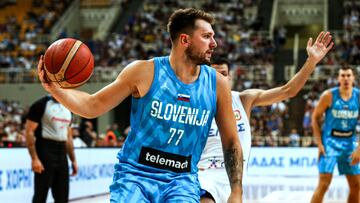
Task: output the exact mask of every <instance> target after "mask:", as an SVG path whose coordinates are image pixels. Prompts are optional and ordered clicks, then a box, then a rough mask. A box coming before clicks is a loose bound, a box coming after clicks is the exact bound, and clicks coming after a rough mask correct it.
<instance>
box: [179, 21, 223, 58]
mask: <svg viewBox="0 0 360 203" xmlns="http://www.w3.org/2000/svg"><path fill="white" fill-rule="evenodd" d="M195 27H196V28H195V30H194V32H193V33H192V35H191V37H190V38H189V39H190V43H189V46H188V47H187V48H186V50H185V54H186V55H187V57H188V58H189V59H191V60H192V61H193V62H194V63H195V64H198V65H200V64H208V65H210V59H211V55H212V53H213V52H214V49H215V47H216V46H217V44H216V41H215V39H214V30H213V29H212V27H211V24H210V23H208V22H206V21H204V20H197V21H196V22H195Z"/></svg>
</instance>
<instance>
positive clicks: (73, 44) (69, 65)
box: [44, 38, 94, 88]
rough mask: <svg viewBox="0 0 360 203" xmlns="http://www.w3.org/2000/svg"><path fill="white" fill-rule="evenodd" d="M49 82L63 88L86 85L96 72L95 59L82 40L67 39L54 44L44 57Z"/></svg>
mask: <svg viewBox="0 0 360 203" xmlns="http://www.w3.org/2000/svg"><path fill="white" fill-rule="evenodd" d="M44 64H45V65H44V67H45V72H46V76H47V78H48V79H49V80H51V81H53V82H57V83H58V84H59V85H60V86H61V87H62V88H76V87H79V86H80V85H82V84H84V83H85V82H86V81H87V80H89V78H90V77H91V74H92V73H93V70H94V57H93V55H92V53H91V51H90V49H89V48H88V47H87V46H86V45H85V44H84V43H82V42H81V41H80V40H76V39H72V38H65V39H59V40H57V41H55V42H54V43H52V44H51V45H50V47H49V48H48V49H47V50H46V52H45V56H44Z"/></svg>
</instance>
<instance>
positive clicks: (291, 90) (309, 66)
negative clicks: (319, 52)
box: [284, 58, 316, 97]
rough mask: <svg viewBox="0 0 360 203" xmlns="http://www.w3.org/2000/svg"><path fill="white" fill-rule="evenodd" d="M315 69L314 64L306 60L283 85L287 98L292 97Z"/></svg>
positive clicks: (312, 61) (310, 60) (309, 59)
mask: <svg viewBox="0 0 360 203" xmlns="http://www.w3.org/2000/svg"><path fill="white" fill-rule="evenodd" d="M315 67H316V62H315V61H314V60H312V59H311V58H308V59H307V60H306V62H305V63H304V65H303V66H302V68H301V69H300V71H299V72H297V73H296V74H295V76H294V77H293V78H291V80H290V81H288V82H287V83H286V84H285V85H284V89H285V90H286V95H287V97H289V96H290V97H294V96H295V95H296V94H297V93H298V92H299V91H300V90H301V89H302V88H303V86H304V85H305V83H306V81H307V80H308V78H309V77H310V75H311V73H312V72H313V71H314V69H315Z"/></svg>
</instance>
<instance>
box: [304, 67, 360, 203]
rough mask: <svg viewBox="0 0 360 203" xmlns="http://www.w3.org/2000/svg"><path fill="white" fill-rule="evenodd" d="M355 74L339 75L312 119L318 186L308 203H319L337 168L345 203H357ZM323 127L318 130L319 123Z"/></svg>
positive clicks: (346, 71)
mask: <svg viewBox="0 0 360 203" xmlns="http://www.w3.org/2000/svg"><path fill="white" fill-rule="evenodd" d="M354 74H355V73H354V70H353V69H352V68H351V67H349V66H344V67H342V68H341V69H340V70H339V72H338V82H339V86H338V87H335V88H331V89H329V90H326V91H325V92H324V93H323V94H322V95H321V97H320V100H319V102H318V104H317V106H316V107H315V109H314V112H313V115H312V128H313V131H314V136H315V139H316V141H317V145H318V149H319V163H318V168H319V173H320V177H319V184H318V186H317V188H316V190H315V192H314V194H313V197H312V199H311V202H312V203H318V202H322V201H323V198H324V194H325V193H326V191H327V189H328V187H329V185H330V183H331V180H332V174H333V171H334V168H335V166H336V164H337V167H338V170H339V173H340V174H345V175H346V179H347V181H348V183H349V187H350V193H349V197H348V202H349V203H352V202H359V189H360V188H359V185H360V176H359V174H360V168H359V160H360V148H359V147H357V146H356V145H357V144H356V132H355V127H356V124H357V120H358V116H359V107H360V105H359V99H360V98H359V89H357V88H355V87H353V84H354V80H355V76H354ZM323 114H325V117H324V123H323V125H322V128H320V121H321V120H322V118H323Z"/></svg>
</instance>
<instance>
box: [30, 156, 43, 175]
mask: <svg viewBox="0 0 360 203" xmlns="http://www.w3.org/2000/svg"><path fill="white" fill-rule="evenodd" d="M31 169H32V170H33V171H34V172H35V173H42V172H43V171H44V170H45V168H44V166H43V165H42V163H41V161H40V159H34V160H32V161H31Z"/></svg>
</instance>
